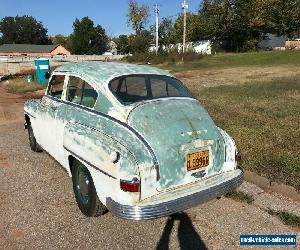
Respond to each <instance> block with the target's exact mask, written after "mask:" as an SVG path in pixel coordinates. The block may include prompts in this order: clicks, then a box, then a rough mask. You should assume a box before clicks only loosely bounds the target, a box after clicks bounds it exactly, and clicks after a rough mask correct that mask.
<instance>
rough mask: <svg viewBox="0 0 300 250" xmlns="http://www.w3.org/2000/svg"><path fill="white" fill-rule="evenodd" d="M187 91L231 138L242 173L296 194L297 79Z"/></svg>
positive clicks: (299, 182)
mask: <svg viewBox="0 0 300 250" xmlns="http://www.w3.org/2000/svg"><path fill="white" fill-rule="evenodd" d="M191 90H192V92H193V94H194V95H195V96H196V97H197V98H198V99H199V100H200V101H201V103H202V104H203V105H204V106H205V108H206V109H207V110H208V112H209V114H210V115H211V116H212V118H213V120H214V121H215V122H216V124H217V125H218V126H220V127H222V128H224V129H225V130H226V131H227V132H228V133H229V134H230V135H232V136H233V138H234V140H235V142H236V144H237V146H238V148H239V150H240V151H241V153H242V159H243V160H242V167H243V168H244V169H247V170H250V171H254V172H256V173H258V174H260V175H262V176H266V177H267V178H270V180H271V181H278V182H282V183H285V184H287V185H291V186H294V187H295V188H296V189H297V190H300V75H298V76H297V77H287V78H282V79H276V80H271V81H267V82H265V81H263V80H261V81H259V82H251V83H250V84H247V85H223V86H217V87H206V88H204V87H201V86H198V87H197V86H193V89H191Z"/></svg>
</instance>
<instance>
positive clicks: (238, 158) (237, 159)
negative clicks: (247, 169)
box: [235, 151, 242, 162]
mask: <svg viewBox="0 0 300 250" xmlns="http://www.w3.org/2000/svg"><path fill="white" fill-rule="evenodd" d="M241 159H242V156H241V153H240V152H239V151H236V152H235V161H237V162H238V161H241Z"/></svg>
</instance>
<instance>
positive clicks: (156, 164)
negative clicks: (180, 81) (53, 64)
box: [45, 95, 160, 181]
mask: <svg viewBox="0 0 300 250" xmlns="http://www.w3.org/2000/svg"><path fill="white" fill-rule="evenodd" d="M45 97H47V98H49V99H52V100H54V101H58V102H61V103H64V104H67V105H71V106H74V107H78V108H81V109H83V110H85V111H88V112H91V113H94V114H97V115H101V116H103V117H105V118H107V119H109V120H112V121H114V122H116V123H118V124H120V125H122V126H123V127H125V128H127V129H129V130H130V131H131V132H132V133H134V134H135V135H136V136H137V137H138V138H139V139H140V140H141V141H142V142H143V143H144V145H145V146H146V148H147V149H148V150H149V152H150V155H151V157H152V160H153V164H154V167H155V169H156V172H157V179H156V180H157V181H159V179H160V174H159V164H158V160H157V158H156V155H155V153H154V150H153V149H152V147H151V146H150V144H149V143H148V142H147V141H146V139H145V138H144V137H143V136H142V135H141V134H140V133H139V132H137V131H136V130H135V129H134V128H132V127H131V126H129V125H128V124H126V123H124V122H121V121H119V120H117V119H116V118H114V117H111V116H109V115H107V114H104V113H102V112H99V111H96V110H94V109H90V108H87V107H84V106H81V105H77V104H75V103H71V102H66V101H63V100H61V99H57V98H55V97H53V96H50V95H46V96H45Z"/></svg>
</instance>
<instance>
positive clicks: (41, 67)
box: [34, 58, 50, 84]
mask: <svg viewBox="0 0 300 250" xmlns="http://www.w3.org/2000/svg"><path fill="white" fill-rule="evenodd" d="M34 64H35V69H36V81H37V83H38V84H47V82H48V79H47V78H46V77H45V73H46V72H49V73H50V63H49V59H47V58H37V59H35V60H34Z"/></svg>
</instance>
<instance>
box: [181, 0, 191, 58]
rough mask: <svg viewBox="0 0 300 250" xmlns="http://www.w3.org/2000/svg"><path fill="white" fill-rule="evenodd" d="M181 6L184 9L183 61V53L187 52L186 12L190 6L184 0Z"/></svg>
mask: <svg viewBox="0 0 300 250" xmlns="http://www.w3.org/2000/svg"><path fill="white" fill-rule="evenodd" d="M181 7H182V10H183V41H182V61H183V54H184V52H185V37H186V12H187V9H188V8H189V6H188V4H187V2H186V1H185V0H184V1H183V3H182V5H181Z"/></svg>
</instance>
